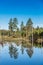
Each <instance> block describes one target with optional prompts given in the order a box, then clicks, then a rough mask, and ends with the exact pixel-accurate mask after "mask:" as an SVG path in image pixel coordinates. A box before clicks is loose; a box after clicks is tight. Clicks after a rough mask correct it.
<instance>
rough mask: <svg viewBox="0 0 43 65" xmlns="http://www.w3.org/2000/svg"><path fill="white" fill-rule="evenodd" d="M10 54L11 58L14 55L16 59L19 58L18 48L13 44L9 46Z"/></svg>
mask: <svg viewBox="0 0 43 65" xmlns="http://www.w3.org/2000/svg"><path fill="white" fill-rule="evenodd" d="M9 54H10V57H11V58H12V57H14V59H17V58H18V50H17V48H16V47H14V46H13V45H12V44H11V45H10V47H9Z"/></svg>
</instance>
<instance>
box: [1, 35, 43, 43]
mask: <svg viewBox="0 0 43 65" xmlns="http://www.w3.org/2000/svg"><path fill="white" fill-rule="evenodd" d="M1 41H27V42H29V39H27V38H26V37H18V38H14V37H12V36H10V37H9V36H0V42H1ZM37 42H38V43H42V42H43V39H38V40H37Z"/></svg>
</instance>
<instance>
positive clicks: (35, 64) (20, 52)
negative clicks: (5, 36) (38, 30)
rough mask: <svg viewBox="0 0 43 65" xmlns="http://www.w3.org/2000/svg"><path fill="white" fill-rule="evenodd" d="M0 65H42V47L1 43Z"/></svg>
mask: <svg viewBox="0 0 43 65" xmlns="http://www.w3.org/2000/svg"><path fill="white" fill-rule="evenodd" d="M0 65H43V47H39V46H29V45H26V44H16V43H15V42H5V43H1V44H0Z"/></svg>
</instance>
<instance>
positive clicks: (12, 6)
mask: <svg viewBox="0 0 43 65" xmlns="http://www.w3.org/2000/svg"><path fill="white" fill-rule="evenodd" d="M14 17H17V18H18V23H19V25H20V23H21V21H22V20H23V21H24V24H26V22H27V20H28V18H31V19H32V21H33V23H34V26H35V27H36V26H37V25H39V26H40V27H41V26H43V0H0V27H1V29H8V22H9V19H10V18H14ZM19 25H18V26H19Z"/></svg>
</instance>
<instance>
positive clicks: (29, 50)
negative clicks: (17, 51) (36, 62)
mask: <svg viewBox="0 0 43 65" xmlns="http://www.w3.org/2000/svg"><path fill="white" fill-rule="evenodd" d="M26 52H27V54H28V56H29V57H30V58H31V57H32V55H33V49H32V48H28V49H27V50H26Z"/></svg>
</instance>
